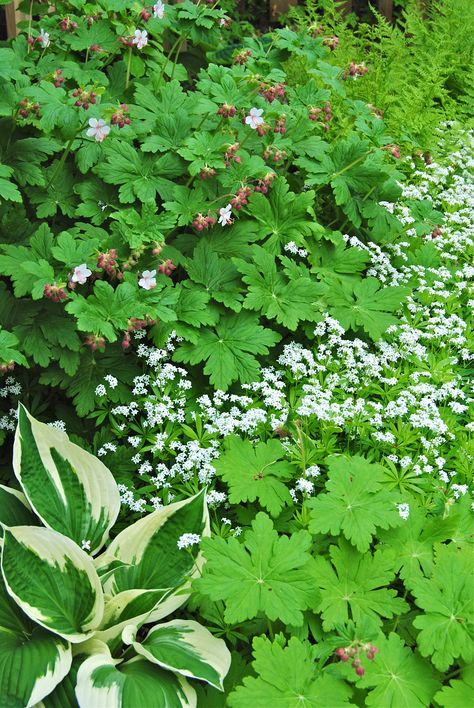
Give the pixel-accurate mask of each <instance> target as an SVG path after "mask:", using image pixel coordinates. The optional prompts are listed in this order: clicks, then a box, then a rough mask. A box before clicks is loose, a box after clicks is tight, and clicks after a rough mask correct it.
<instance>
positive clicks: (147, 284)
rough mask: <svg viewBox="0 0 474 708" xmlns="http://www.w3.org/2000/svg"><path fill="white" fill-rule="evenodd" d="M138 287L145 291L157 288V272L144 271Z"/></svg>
mask: <svg viewBox="0 0 474 708" xmlns="http://www.w3.org/2000/svg"><path fill="white" fill-rule="evenodd" d="M138 285H139V286H140V287H141V288H143V289H144V290H153V288H154V287H156V270H144V271H143V273H142V277H141V278H140V280H139V281H138Z"/></svg>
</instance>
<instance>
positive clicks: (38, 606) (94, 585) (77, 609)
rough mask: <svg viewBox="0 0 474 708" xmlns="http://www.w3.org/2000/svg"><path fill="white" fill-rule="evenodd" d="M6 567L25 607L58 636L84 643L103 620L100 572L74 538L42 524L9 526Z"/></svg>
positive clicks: (7, 577) (16, 595)
mask: <svg viewBox="0 0 474 708" xmlns="http://www.w3.org/2000/svg"><path fill="white" fill-rule="evenodd" d="M2 571H3V577H4V578H5V584H6V588H7V591H8V593H9V594H10V595H11V597H13V599H14V600H15V602H16V603H17V604H18V605H19V606H20V608H21V609H22V610H23V611H24V612H25V613H26V614H27V615H28V616H29V617H31V619H33V620H34V621H35V622H38V624H41V625H42V626H43V627H46V629H49V630H51V631H52V632H54V633H55V634H59V635H60V636H61V637H64V638H65V639H69V641H70V642H82V641H84V640H85V639H87V638H88V637H89V636H90V633H91V632H92V630H94V629H95V628H96V627H97V626H98V625H99V624H100V621H101V620H102V615H103V612H104V597H103V593H102V587H101V584H100V580H99V576H98V575H97V571H96V569H95V568H94V564H93V562H92V560H91V559H90V558H89V556H88V555H87V554H86V553H84V551H82V550H81V549H80V548H79V546H78V545H77V544H75V543H74V541H71V539H70V538H66V537H65V536H62V535H61V534H60V533H57V532H56V531H51V529H45V528H42V527H36V526H15V527H13V528H8V527H5V535H4V541H3V551H2Z"/></svg>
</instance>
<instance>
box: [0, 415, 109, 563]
mask: <svg viewBox="0 0 474 708" xmlns="http://www.w3.org/2000/svg"><path fill="white" fill-rule="evenodd" d="M13 469H14V472H15V475H16V477H17V479H18V481H19V482H20V484H21V485H22V488H23V490H24V492H25V495H26V497H27V499H28V501H29V503H30V504H31V506H32V508H33V510H34V511H35V513H36V514H38V516H39V517H40V518H41V520H42V521H43V523H44V524H45V525H46V526H48V527H49V528H51V529H54V530H55V531H59V532H60V533H62V534H64V535H65V536H68V537H69V538H72V539H73V540H74V541H75V542H76V543H77V544H79V546H80V545H81V544H82V542H83V541H86V542H89V544H90V550H91V552H92V553H94V552H96V551H98V550H99V549H100V548H101V546H102V545H103V544H104V543H105V541H106V540H107V538H108V535H109V531H110V529H111V528H112V526H113V524H114V523H115V521H116V519H117V516H118V513H119V511H120V494H119V492H118V489H117V485H116V483H115V480H114V478H113V476H112V473H111V472H110V471H109V470H108V469H107V467H106V466H105V465H104V464H103V463H102V462H101V461H100V460H98V459H97V458H96V457H94V455H91V454H90V453H89V452H87V451H86V450H83V449H82V448H80V447H79V446H78V445H75V444H74V443H72V442H70V440H69V438H68V436H67V435H66V433H64V432H63V431H61V430H58V429H57V428H52V427H50V426H49V425H45V424H44V423H40V422H39V421H37V420H35V418H33V416H31V415H30V414H29V413H28V411H27V410H26V408H25V407H24V406H23V405H21V404H20V406H19V409H18V426H17V429H16V433H15V443H14V447H13Z"/></svg>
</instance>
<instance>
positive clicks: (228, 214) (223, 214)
mask: <svg viewBox="0 0 474 708" xmlns="http://www.w3.org/2000/svg"><path fill="white" fill-rule="evenodd" d="M218 221H219V224H222V226H225V225H226V224H231V223H232V204H227V206H226V207H222V209H219V220H218Z"/></svg>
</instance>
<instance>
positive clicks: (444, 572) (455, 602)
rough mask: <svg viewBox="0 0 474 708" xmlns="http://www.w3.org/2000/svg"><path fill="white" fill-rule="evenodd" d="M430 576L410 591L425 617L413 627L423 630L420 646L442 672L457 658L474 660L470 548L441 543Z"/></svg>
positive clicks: (472, 574) (417, 580)
mask: <svg viewBox="0 0 474 708" xmlns="http://www.w3.org/2000/svg"><path fill="white" fill-rule="evenodd" d="M435 555H436V563H435V567H434V570H433V573H432V575H431V577H430V578H429V579H428V578H418V579H416V580H415V581H414V582H413V583H412V589H411V592H412V593H413V595H414V596H415V602H416V604H417V605H418V607H421V608H422V609H423V610H424V614H422V615H418V616H417V617H416V618H415V619H414V620H413V624H414V626H415V627H416V628H417V629H419V630H421V631H420V633H419V635H418V639H417V643H418V647H419V649H420V652H421V654H422V655H423V656H429V657H431V661H432V663H433V664H434V665H435V666H436V668H437V669H439V670H440V671H446V670H447V669H448V668H449V666H450V665H451V664H452V663H453V662H454V660H455V659H459V657H461V658H462V659H463V660H464V661H466V662H470V661H473V660H474V620H473V617H474V595H473V592H472V588H473V585H474V568H473V563H472V552H471V550H470V549H461V550H460V549H457V548H456V547H455V545H454V544H450V545H449V546H445V545H441V544H439V545H438V546H437V548H436V551H435Z"/></svg>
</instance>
